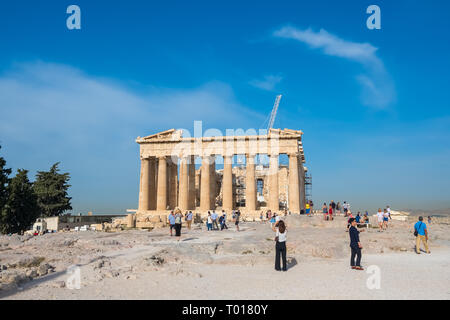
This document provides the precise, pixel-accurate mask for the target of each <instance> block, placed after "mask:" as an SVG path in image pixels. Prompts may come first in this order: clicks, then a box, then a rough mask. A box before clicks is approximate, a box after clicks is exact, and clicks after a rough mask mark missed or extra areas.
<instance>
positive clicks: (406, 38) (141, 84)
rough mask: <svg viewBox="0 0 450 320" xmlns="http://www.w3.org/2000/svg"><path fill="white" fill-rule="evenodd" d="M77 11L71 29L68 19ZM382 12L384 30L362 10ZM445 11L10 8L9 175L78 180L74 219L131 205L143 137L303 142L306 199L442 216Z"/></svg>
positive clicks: (29, 4) (3, 51) (5, 22)
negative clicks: (267, 123) (274, 112)
mask: <svg viewBox="0 0 450 320" xmlns="http://www.w3.org/2000/svg"><path fill="white" fill-rule="evenodd" d="M71 4H76V5H78V6H80V8H81V15H82V22H81V30H68V29H67V27H66V18H67V17H68V14H66V8H67V7H68V6H69V5H71ZM371 4H376V5H378V6H379V7H380V8H381V30H369V29H367V27H366V19H367V17H368V16H369V15H368V14H366V13H365V11H366V8H367V7H368V6H369V5H371ZM449 9H450V4H449V3H448V1H438V0H435V1H423V0H421V1H414V0H411V1H401V0H398V1H362V0H355V1H323V0H318V1H246V2H245V3H242V1H171V2H170V3H168V2H167V1H133V0H128V1H121V0H118V1H114V2H113V1H92V0H90V1H82V0H75V1H70V2H69V1H39V2H36V1H21V0H17V1H8V2H7V3H2V6H1V9H0V143H1V145H2V149H1V155H2V156H4V157H5V158H6V160H7V161H8V165H9V166H11V167H13V168H14V169H17V168H22V167H23V168H27V169H29V170H30V171H31V174H32V175H34V173H35V172H36V170H47V169H48V168H49V167H50V165H51V164H52V163H54V162H56V161H61V168H62V169H63V170H64V171H68V172H70V173H71V175H72V180H71V183H72V188H71V192H70V193H71V196H72V197H73V207H74V212H86V211H90V210H92V211H94V212H102V213H110V212H123V211H124V210H125V209H126V208H135V207H136V206H137V200H138V199H137V197H138V177H139V157H138V146H137V144H136V143H135V142H134V139H135V138H136V137H137V136H145V135H148V134H151V133H154V132H158V131H162V130H166V129H169V128H187V129H192V128H193V122H194V120H202V121H203V127H204V129H207V128H218V129H220V130H225V129H226V128H244V129H248V128H256V129H257V128H259V127H261V125H262V124H263V122H264V120H265V119H266V118H267V115H268V114H269V113H270V111H271V108H272V104H273V101H274V99H275V96H276V94H283V98H282V100H281V104H280V108H279V113H278V117H277V119H276V122H275V127H281V128H293V129H301V130H303V131H304V147H305V153H306V160H307V163H306V165H307V167H308V168H309V170H310V172H311V174H312V176H313V200H314V201H315V203H316V204H319V203H322V202H324V201H327V202H328V201H329V200H331V199H333V200H336V201H338V200H340V201H343V200H347V201H350V203H352V205H353V207H354V208H359V209H366V208H367V209H371V210H373V209H375V208H378V207H383V206H385V205H387V204H390V205H391V207H393V208H394V209H395V208H431V209H439V208H449V207H450V199H449V196H448V195H449V191H450V165H449V162H450V161H449V159H450V139H449V137H450V135H449V134H450V108H449V107H450V105H449V104H450V102H449V101H450V90H449V85H450V83H449V82H450V81H449V78H450V77H449V72H450V59H449V58H448V56H449V54H448V53H449V49H450V48H449V47H450V41H449V40H450V39H449V33H448V30H450V19H449V16H448V12H449Z"/></svg>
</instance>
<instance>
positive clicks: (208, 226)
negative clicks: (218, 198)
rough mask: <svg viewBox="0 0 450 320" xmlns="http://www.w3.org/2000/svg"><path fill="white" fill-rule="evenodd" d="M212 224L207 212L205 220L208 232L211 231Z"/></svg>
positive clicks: (209, 213)
mask: <svg viewBox="0 0 450 320" xmlns="http://www.w3.org/2000/svg"><path fill="white" fill-rule="evenodd" d="M212 224H213V223H212V218H211V212H209V211H208V217H207V218H206V227H207V228H208V231H210V230H212Z"/></svg>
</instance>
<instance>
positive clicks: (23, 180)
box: [0, 169, 39, 233]
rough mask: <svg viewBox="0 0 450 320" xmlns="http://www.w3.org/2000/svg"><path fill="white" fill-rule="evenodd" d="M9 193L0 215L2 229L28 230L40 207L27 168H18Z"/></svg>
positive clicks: (5, 230)
mask: <svg viewBox="0 0 450 320" xmlns="http://www.w3.org/2000/svg"><path fill="white" fill-rule="evenodd" d="M7 193H8V199H7V201H6V204H5V206H4V207H3V210H2V212H1V216H0V220H1V223H0V231H1V232H2V233H18V232H22V231H25V230H28V229H29V228H30V227H31V226H32V225H33V223H34V222H35V221H36V218H37V217H39V207H38V204H37V196H36V194H35V193H34V189H33V184H32V183H31V182H30V181H29V180H28V171H27V170H23V169H19V170H17V174H16V176H15V177H14V178H12V179H11V181H10V183H9V184H8V188H7Z"/></svg>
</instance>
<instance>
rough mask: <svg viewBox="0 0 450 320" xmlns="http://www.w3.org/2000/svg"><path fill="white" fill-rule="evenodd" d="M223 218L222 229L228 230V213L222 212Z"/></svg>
mask: <svg viewBox="0 0 450 320" xmlns="http://www.w3.org/2000/svg"><path fill="white" fill-rule="evenodd" d="M221 218H222V223H221V225H220V230H223V229H227V230H228V226H227V215H226V214H225V213H224V214H222V216H221ZM219 221H220V220H219Z"/></svg>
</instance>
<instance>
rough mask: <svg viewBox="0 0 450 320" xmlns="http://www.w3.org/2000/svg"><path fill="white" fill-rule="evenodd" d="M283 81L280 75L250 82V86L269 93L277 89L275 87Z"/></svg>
mask: <svg viewBox="0 0 450 320" xmlns="http://www.w3.org/2000/svg"><path fill="white" fill-rule="evenodd" d="M281 80H283V77H282V76H279V75H267V76H264V78H263V79H262V80H261V79H253V80H252V81H250V82H249V83H250V85H252V86H254V87H256V88H259V89H262V90H267V91H273V90H274V89H275V86H276V85H277V84H278V83H279V82H281Z"/></svg>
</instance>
